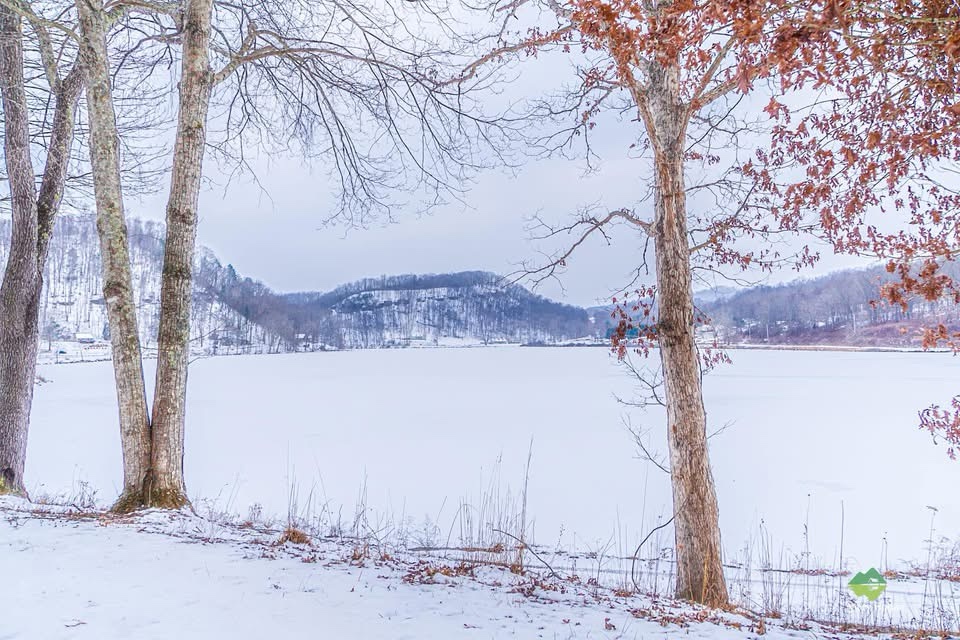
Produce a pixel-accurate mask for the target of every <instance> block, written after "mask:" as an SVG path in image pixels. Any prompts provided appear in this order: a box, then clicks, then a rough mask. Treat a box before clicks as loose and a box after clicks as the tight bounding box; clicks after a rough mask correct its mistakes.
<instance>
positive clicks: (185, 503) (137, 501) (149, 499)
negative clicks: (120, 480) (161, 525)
mask: <svg viewBox="0 0 960 640" xmlns="http://www.w3.org/2000/svg"><path fill="white" fill-rule="evenodd" d="M189 506H190V500H189V499H188V498H187V495H186V494H185V493H184V492H183V490H182V489H174V488H169V487H167V488H162V487H150V488H149V489H147V488H144V489H141V490H138V491H131V490H127V491H124V492H123V494H122V495H121V496H120V498H118V499H117V501H116V502H115V503H114V505H113V507H111V509H110V510H111V511H112V512H114V513H133V512H134V511H141V510H143V509H170V510H173V511H176V510H178V509H182V508H183V507H189Z"/></svg>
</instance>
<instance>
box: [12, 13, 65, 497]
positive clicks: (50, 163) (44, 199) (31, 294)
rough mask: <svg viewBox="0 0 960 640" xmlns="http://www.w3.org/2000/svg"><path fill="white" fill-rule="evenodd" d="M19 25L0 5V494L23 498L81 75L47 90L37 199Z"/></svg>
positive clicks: (17, 19) (60, 82)
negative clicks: (3, 210)
mask: <svg viewBox="0 0 960 640" xmlns="http://www.w3.org/2000/svg"><path fill="white" fill-rule="evenodd" d="M21 28H22V27H21V20H20V19H19V17H18V16H16V15H15V14H14V13H13V12H12V11H11V10H10V9H8V8H7V7H5V6H0V38H2V40H0V83H2V87H3V111H4V116H5V123H4V126H5V140H4V144H5V155H6V158H5V159H6V163H7V174H8V180H9V184H10V194H11V201H12V207H11V208H12V211H13V233H12V237H11V246H10V258H11V259H10V260H9V261H8V262H7V267H6V270H5V272H4V277H3V283H2V285H0V492H4V491H9V492H14V493H19V494H23V495H25V490H24V486H23V471H24V463H25V455H26V444H27V435H28V432H29V426H30V409H31V406H32V404H33V387H34V384H35V379H36V373H37V344H38V340H39V328H40V327H39V311H40V295H41V292H42V289H43V271H44V267H45V266H46V261H47V248H48V246H49V239H50V234H51V233H52V232H53V223H54V220H55V219H56V215H57V212H58V211H59V208H60V202H61V200H62V198H63V192H64V188H65V185H66V178H67V166H68V164H69V159H70V151H71V149H72V146H73V134H74V130H75V127H76V108H77V102H78V101H79V99H80V93H81V92H82V90H83V76H82V71H81V69H80V65H79V63H78V62H75V63H74V65H73V68H72V69H71V71H70V72H69V73H68V74H67V76H66V78H64V79H63V80H62V81H59V78H58V81H59V83H58V84H56V86H52V87H50V90H51V92H53V94H54V100H55V103H54V111H53V124H52V128H51V132H50V138H49V143H48V146H47V150H46V151H47V156H46V163H45V166H44V171H43V177H42V180H41V184H40V193H39V197H37V195H36V184H35V178H34V174H33V165H32V162H31V159H30V155H29V135H30V132H29V117H28V107H27V104H26V94H25V90H24V78H23V50H22V37H23V35H22V31H21Z"/></svg>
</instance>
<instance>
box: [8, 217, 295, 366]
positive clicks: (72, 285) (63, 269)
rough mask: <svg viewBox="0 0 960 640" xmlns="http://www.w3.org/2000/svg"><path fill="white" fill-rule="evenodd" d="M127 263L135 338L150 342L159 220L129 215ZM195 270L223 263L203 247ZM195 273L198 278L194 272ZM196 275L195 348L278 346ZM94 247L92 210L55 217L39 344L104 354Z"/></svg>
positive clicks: (105, 332)
mask: <svg viewBox="0 0 960 640" xmlns="http://www.w3.org/2000/svg"><path fill="white" fill-rule="evenodd" d="M128 229H129V240H130V262H131V266H132V269H133V283H134V289H135V295H136V302H137V311H138V320H139V325H140V340H141V342H142V344H143V345H144V347H145V349H146V350H147V351H148V352H149V350H150V349H151V348H153V347H155V346H156V335H157V324H158V320H159V312H160V273H161V271H162V269H163V226H162V225H160V224H158V223H155V222H144V221H140V220H130V222H129V225H128ZM9 238H10V220H9V219H6V218H0V265H3V264H5V263H6V259H7V252H8V247H9ZM197 263H198V270H199V272H200V273H202V274H205V275H208V274H209V273H210V272H211V271H216V270H224V268H223V267H221V266H220V263H219V262H218V261H217V259H216V257H215V256H214V255H213V254H212V253H211V252H210V251H208V250H206V249H201V251H200V255H199V257H198V261H197ZM198 280H199V279H198ZM208 280H209V278H207V280H205V281H199V282H198V284H197V285H196V286H195V288H194V294H193V322H192V325H193V326H192V334H193V341H194V349H195V350H196V351H198V352H205V353H224V352H250V351H253V352H262V351H267V350H278V349H280V348H282V339H281V338H280V336H277V335H276V334H274V333H273V332H270V331H267V330H265V329H264V328H263V327H261V326H259V325H257V324H256V323H252V322H250V321H249V320H248V319H247V318H245V317H244V316H243V314H242V313H240V312H239V311H238V310H236V309H235V308H231V306H230V305H229V304H228V303H227V301H225V300H224V299H223V297H222V296H220V295H218V292H216V291H214V290H212V289H211V288H210V287H209V283H208ZM102 288H103V287H102V271H101V263H100V246H99V241H98V238H97V231H96V222H95V219H94V217H93V216H92V215H77V216H61V217H60V218H59V219H58V220H57V224H56V229H55V232H54V234H53V238H52V239H51V241H50V255H49V260H48V262H47V269H46V272H45V274H44V291H43V296H42V298H41V301H40V327H41V349H42V350H43V351H45V352H46V353H45V354H44V355H45V356H47V357H52V356H53V355H55V354H53V352H54V351H67V353H66V354H63V355H65V356H66V357H67V359H69V357H70V356H77V355H78V354H79V355H81V356H82V355H83V352H86V359H97V357H98V355H99V356H100V357H104V356H105V355H108V346H107V344H106V340H107V339H108V338H109V331H110V329H109V326H108V322H107V310H106V306H105V304H104V300H103V294H102Z"/></svg>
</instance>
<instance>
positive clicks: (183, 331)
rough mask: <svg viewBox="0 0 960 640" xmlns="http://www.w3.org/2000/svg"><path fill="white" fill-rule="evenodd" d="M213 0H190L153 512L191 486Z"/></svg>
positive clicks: (167, 265)
mask: <svg viewBox="0 0 960 640" xmlns="http://www.w3.org/2000/svg"><path fill="white" fill-rule="evenodd" d="M212 11H213V2H212V0H188V2H187V3H186V11H185V14H184V24H183V59H182V63H181V79H180V103H179V112H178V122H177V138H176V143H175V145H174V151H173V170H172V174H171V177H170V196H169V199H168V200H167V236H166V244H165V247H164V253H163V280H162V285H161V289H160V327H159V336H158V347H157V380H156V391H155V394H154V403H153V450H152V470H153V473H152V482H153V484H152V486H151V487H150V488H149V489H150V490H149V491H147V492H146V493H147V500H148V505H149V506H161V507H179V506H182V505H184V504H186V503H187V498H186V490H185V487H184V481H183V453H184V446H183V445H184V424H185V420H186V397H187V369H188V364H189V358H190V307H191V302H192V297H193V287H192V284H193V262H194V255H195V253H196V238H197V206H198V201H199V198H200V180H201V177H202V173H203V154H204V147H205V146H206V139H207V113H208V111H209V105H210V92H211V89H212V87H213V73H212V71H211V69H210V62H209V59H208V54H207V52H208V50H209V47H210V27H211V24H210V23H211V15H212Z"/></svg>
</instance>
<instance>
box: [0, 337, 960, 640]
mask: <svg viewBox="0 0 960 640" xmlns="http://www.w3.org/2000/svg"><path fill="white" fill-rule="evenodd" d="M731 355H732V357H733V358H734V364H733V365H727V366H723V367H721V368H720V369H718V370H717V371H715V372H713V373H711V374H710V375H709V376H707V387H706V396H707V398H706V401H707V409H708V415H709V418H710V422H711V429H715V428H718V427H721V426H723V425H724V424H727V423H728V422H732V425H731V426H730V427H729V428H727V429H726V430H724V431H723V432H722V433H720V434H719V435H717V436H716V437H715V438H713V439H712V440H711V450H712V455H713V465H714V473H715V476H716V480H717V485H718V492H719V499H720V508H721V527H722V529H723V535H724V543H725V548H726V556H727V557H726V564H727V566H728V568H729V573H728V580H729V582H730V587H731V592H732V595H733V597H734V600H735V601H736V602H737V603H738V604H740V605H743V606H746V607H748V608H750V609H752V610H754V611H770V612H774V611H775V612H781V613H782V614H784V618H783V620H782V621H781V622H779V623H777V624H779V625H780V626H779V627H777V626H776V625H775V624H773V623H772V622H771V623H770V627H769V628H768V630H767V634H768V635H769V636H771V637H774V638H778V637H788V636H789V637H800V636H802V637H810V635H811V631H805V632H802V633H801V632H800V631H798V630H797V629H792V630H791V629H787V628H785V627H784V626H783V625H787V626H796V625H798V624H800V623H799V622H798V621H799V620H800V619H801V618H802V617H805V616H808V617H813V618H816V619H821V620H845V621H847V622H851V623H856V624H863V623H871V624H881V625H882V624H893V625H910V626H913V627H917V626H922V627H925V628H928V629H934V630H936V629H953V630H955V629H957V628H958V626H957V621H958V619H960V583H954V582H949V581H946V580H944V581H935V580H928V581H925V580H922V579H917V578H913V577H911V576H909V575H906V574H903V573H901V574H895V573H891V574H889V575H890V577H891V578H892V579H891V584H890V587H889V588H888V591H887V593H886V594H885V595H884V597H883V598H881V599H880V600H879V601H877V602H876V603H873V604H869V603H866V601H863V600H862V599H861V600H857V599H855V598H853V596H852V595H850V594H849V592H847V591H846V589H845V583H846V581H847V580H848V579H849V578H848V577H845V576H837V575H834V574H831V573H829V572H828V573H827V574H825V575H816V574H818V573H820V571H819V570H820V569H837V568H839V567H843V568H844V569H845V570H849V571H852V572H856V571H861V570H866V569H867V568H869V567H871V566H875V567H878V568H879V569H880V570H881V571H886V570H897V571H903V572H907V573H910V572H911V570H912V569H915V568H920V569H926V567H927V566H928V565H929V566H931V567H933V568H934V571H933V573H934V574H936V573H937V572H938V570H939V569H942V568H944V567H947V568H948V569H949V571H947V572H946V573H948V574H949V575H950V576H955V575H958V574H960V566H957V565H952V564H950V563H955V562H957V557H958V556H960V553H958V547H957V546H955V545H956V541H957V540H958V539H960V501H958V500H957V495H958V491H957V487H958V486H960V464H958V463H956V462H952V461H950V460H949V459H948V458H947V457H946V456H945V454H944V450H943V448H942V447H938V446H935V445H934V444H933V443H932V442H931V440H930V436H929V435H928V434H924V433H922V432H920V431H919V430H918V429H917V411H918V409H920V408H922V407H923V406H925V405H927V404H929V403H930V402H933V401H943V400H945V399H947V398H949V397H951V396H952V395H953V394H954V393H956V391H957V383H958V382H960V375H958V374H960V360H958V359H956V358H953V357H952V356H949V355H945V354H923V353H830V352H769V351H762V352H761V351H734V352H732V354H731ZM148 365H149V366H148V371H147V376H148V379H152V374H153V371H152V363H148ZM40 375H41V376H42V377H43V378H44V379H45V380H47V382H45V383H43V384H42V385H40V386H39V387H38V388H37V390H36V397H35V402H34V414H33V427H32V431H31V434H30V449H29V453H28V487H29V489H30V490H31V494H32V496H33V497H34V499H35V500H43V499H44V498H48V497H53V498H57V497H59V499H60V500H61V501H63V500H64V499H66V500H67V501H73V502H76V503H87V502H88V501H89V495H90V492H91V491H96V501H97V502H98V503H99V504H100V505H101V506H106V505H109V504H110V502H111V501H112V500H113V499H114V498H115V497H116V495H117V493H118V489H119V485H120V480H121V465H120V450H119V436H118V434H117V418H116V403H115V399H114V395H113V394H114V392H113V387H112V369H111V367H110V364H109V363H91V364H69V365H44V366H42V367H41V370H40ZM190 384H191V387H190V398H189V403H190V407H189V417H188V425H187V429H188V431H187V457H186V467H187V468H186V473H187V485H188V490H189V492H190V494H191V497H192V498H193V500H194V504H195V506H196V507H197V511H198V513H199V514H200V516H192V515H186V514H174V515H170V514H156V513H154V514H147V515H145V516H138V517H136V518H132V519H125V520H121V521H117V520H113V519H110V520H104V519H103V518H100V519H98V518H78V517H76V516H62V515H61V516H57V517H52V516H39V517H38V516H37V515H36V514H34V515H31V514H29V513H26V512H25V511H24V510H26V509H27V508H28V507H27V506H26V504H25V503H22V502H20V501H16V500H10V499H6V500H3V501H0V575H4V576H17V578H16V579H15V580H2V581H0V603H2V610H3V613H2V614H0V639H6V638H18V639H19V638H31V639H32V638H61V637H63V638H84V637H89V638H127V637H136V638H153V637H157V638H168V637H178V638H179V637H183V638H193V637H196V638H219V637H229V638H248V637H249V638H260V637H264V636H266V637H273V636H276V634H278V633H280V634H281V635H283V634H287V635H285V636H284V637H315V636H319V637H331V638H407V637H409V638H448V637H454V636H459V635H464V636H469V637H471V638H494V637H522V638H536V637H543V638H604V637H610V638H615V637H623V638H634V637H651V636H657V635H661V634H663V635H670V634H674V633H676V632H678V631H681V629H680V627H678V626H677V625H676V624H675V622H676V620H673V618H670V616H675V615H679V616H680V617H681V618H684V617H685V616H686V617H689V616H690V615H695V614H696V612H695V611H693V610H690V609H684V608H682V607H681V608H680V609H678V610H674V609H673V608H672V607H674V606H675V605H673V604H670V603H669V602H668V601H666V600H663V599H660V600H656V599H655V600H652V601H651V600H650V598H649V597H647V596H631V597H619V596H616V595H614V594H613V592H612V591H610V590H609V589H607V590H604V589H601V588H599V587H594V586H591V585H588V584H587V580H588V578H596V579H599V581H600V583H602V584H603V585H605V586H608V587H617V586H620V587H624V586H625V587H627V588H628V589H631V590H632V587H631V584H632V583H631V580H630V578H629V577H628V575H627V573H628V572H629V569H630V563H629V561H628V560H625V559H624V557H625V556H629V555H632V554H633V553H634V551H635V546H636V544H637V542H638V541H639V540H640V539H641V538H642V537H644V536H645V535H646V534H647V533H648V532H649V531H650V530H651V529H652V528H653V527H655V526H657V524H658V523H661V522H663V520H664V519H666V518H668V517H669V514H670V506H669V486H668V482H667V478H666V477H665V476H664V474H663V473H662V472H660V471H659V470H657V469H656V468H655V467H654V466H653V465H652V464H650V463H649V462H646V461H643V460H640V459H638V457H637V450H636V447H635V445H634V443H633V441H632V437H631V436H630V434H629V433H628V432H627V429H626V427H625V426H624V425H623V421H622V420H623V418H624V417H625V416H629V417H630V420H631V421H632V423H633V425H634V426H635V427H636V426H639V425H641V424H642V425H644V426H648V427H649V429H650V435H651V440H650V443H649V447H650V448H652V449H658V450H660V451H663V445H662V442H663V434H662V432H663V424H662V415H661V414H660V413H658V412H657V411H654V410H647V411H646V412H642V411H639V410H636V409H629V410H628V408H627V407H624V406H622V405H620V404H618V403H617V401H616V399H615V398H614V394H615V393H616V394H620V395H621V396H624V397H628V396H629V395H630V394H631V390H632V388H633V387H632V384H631V380H630V378H629V377H628V376H627V374H626V372H625V370H624V369H623V368H622V367H619V366H617V365H616V363H615V359H613V358H612V357H611V356H610V355H609V353H608V352H607V350H606V349H602V348H565V349H562V348H519V347H516V348H515V347H502V348H501V347H497V348H472V349H433V350H426V349H424V350H383V351H353V352H335V353H316V354H296V355H271V356H237V357H221V358H210V359H203V360H198V361H196V362H195V363H194V364H193V365H191V380H190ZM531 441H532V447H531ZM531 451H532V456H531V459H530V466H529V480H528V483H527V484H528V487H527V505H526V515H527V520H528V522H529V524H528V526H527V534H526V535H527V537H528V539H530V538H533V539H534V540H535V541H536V543H537V544H538V545H539V546H538V549H539V552H540V553H541V555H542V556H543V557H544V558H545V559H546V561H547V562H548V563H549V564H550V565H551V566H552V567H553V568H555V569H556V570H557V571H558V572H559V573H560V574H561V575H562V576H563V577H564V578H568V577H569V576H572V575H577V576H579V577H580V580H581V582H576V581H569V580H566V581H563V582H560V583H556V582H554V583H552V584H554V586H555V587H556V586H557V584H559V585H560V586H562V587H563V591H564V593H559V592H556V591H553V590H552V587H545V586H544V584H547V583H543V584H540V586H536V588H533V589H532V591H531V584H532V583H531V582H530V581H531V580H534V579H535V578H532V577H531V575H533V574H528V575H527V576H526V577H518V576H514V575H513V574H512V573H510V572H509V571H506V570H502V569H498V568H492V567H490V568H485V569H479V570H478V574H477V575H476V576H475V577H472V578H467V577H464V578H462V579H461V578H457V579H454V580H452V581H448V580H447V578H446V577H444V576H442V575H439V576H434V580H433V581H434V582H440V583H442V584H430V585H419V584H414V585H411V584H408V583H406V582H404V581H403V579H402V578H403V576H405V575H408V574H409V573H410V571H411V567H413V568H416V565H415V564H411V563H416V562H420V561H424V562H431V563H434V565H431V566H442V563H449V564H450V565H451V566H455V563H456V562H457V559H458V558H459V557H462V556H463V553H462V552H453V553H448V552H447V551H444V550H443V549H438V547H445V546H457V545H461V544H463V543H486V544H489V543H491V542H493V541H494V540H505V539H504V538H502V537H500V538H495V537H492V536H491V534H490V528H491V526H502V527H504V528H508V529H509V528H513V530H514V532H516V533H520V528H522V527H520V526H519V525H518V523H517V522H516V518H517V516H518V514H519V513H520V512H521V510H522V501H521V500H520V499H519V493H520V492H521V491H522V488H523V485H524V478H525V473H526V471H525V468H526V464H527V458H528V454H529V453H530V452H531ZM508 494H509V495H508ZM291 503H295V504H291ZM929 507H934V508H936V509H937V511H933V510H932V509H930V508H929ZM358 511H359V512H360V513H359V516H358V515H357V512H358ZM289 512H293V513H292V516H293V517H295V518H296V519H297V521H298V522H299V523H301V524H303V525H304V526H305V527H307V528H308V529H309V530H310V531H311V533H314V534H315V535H320V536H326V535H330V534H336V535H333V536H332V537H329V538H326V539H324V541H323V542H321V543H318V545H319V546H317V547H314V548H313V549H310V550H307V549H303V548H300V549H299V551H296V552H292V551H290V550H289V549H288V547H290V545H286V546H285V547H284V548H282V549H281V548H278V547H276V546H274V542H275V541H276V539H277V537H278V536H279V533H280V531H279V529H280V528H282V526H283V524H285V523H286V521H287V518H288V514H289ZM223 514H237V517H236V518H233V520H232V521H233V523H234V524H232V525H231V524H230V523H229V521H230V517H229V515H227V516H224V515H223ZM203 516H205V517H203ZM274 518H276V519H275V520H273V519H274ZM248 519H249V520H252V521H253V522H254V523H255V526H254V527H253V528H247V529H238V528H237V526H236V524H237V523H240V522H242V521H244V520H248ZM511 520H513V521H512V522H511ZM277 522H279V523H281V524H276V523H277ZM268 528H269V529H271V530H267V529H268ZM931 530H933V536H931ZM353 534H360V535H361V536H365V538H363V539H362V540H357V539H355V538H351V537H350V536H351V535H353ZM671 538H672V534H671V532H670V529H669V528H665V529H663V530H661V531H658V532H657V533H656V535H654V536H653V537H652V538H651V540H650V541H649V542H647V543H646V545H647V546H646V547H645V548H644V550H643V551H641V553H640V556H641V557H642V558H646V559H648V560H645V561H644V562H641V563H638V565H637V569H638V571H637V575H636V576H635V577H637V578H638V579H639V583H638V584H639V586H640V589H641V591H653V592H656V593H661V594H667V593H669V592H670V586H669V585H670V579H671V573H672V569H671V563H670V562H669V546H670V543H671ZM221 539H225V540H227V542H222V541H221V542H217V543H216V544H211V541H213V540H221ZM931 540H932V543H931ZM506 542H507V543H508V544H509V543H510V541H509V540H506ZM841 543H842V558H841ZM369 544H372V545H373V548H374V549H375V551H371V552H370V553H369V554H361V555H362V556H363V557H362V558H361V559H360V560H359V561H356V560H351V559H350V558H351V555H352V554H353V553H354V552H355V550H356V548H357V546H358V545H361V546H362V547H366V546H367V545H369ZM418 547H431V548H430V549H425V550H418V549H417V548H418ZM384 549H388V550H389V552H390V553H391V554H392V555H393V556H394V560H395V562H394V563H391V562H386V563H383V562H378V561H377V554H379V553H381V552H382V550H384ZM458 553H459V555H458ZM441 555H443V556H445V558H446V559H443V558H441V557H440V556H441ZM468 555H469V554H468ZM313 556H316V562H313V561H312V560H311V558H312V557H313ZM304 558H307V559H308V560H311V561H308V562H304ZM436 563H440V564H436ZM359 565H363V566H359ZM526 566H527V567H528V568H533V569H534V570H536V571H538V572H539V575H541V576H543V575H545V574H546V573H549V572H547V571H546V570H545V569H544V568H543V566H542V564H541V562H540V561H539V560H536V559H534V558H531V557H530V554H528V555H527V560H526ZM771 567H772V568H781V569H792V570H795V571H794V572H793V573H790V572H779V571H763V569H764V568H771ZM938 568H939V569H938ZM796 570H802V571H803V573H800V572H799V571H796ZM941 573H944V572H943V571H941ZM551 580H554V579H553V578H549V576H548V580H547V582H550V581H551ZM415 582H419V578H418V579H417V580H415ZM447 582H452V583H455V586H450V584H447ZM538 584H539V583H538ZM524 594H526V595H524ZM658 607H667V611H666V612H663V611H661V610H660V609H659V608H658ZM631 611H634V612H639V611H643V612H644V613H642V614H640V615H639V617H638V616H637V615H634V613H631ZM651 612H652V613H651ZM665 616H666V618H665ZM606 618H609V619H610V620H609V624H610V625H612V626H613V627H616V629H615V630H614V629H612V628H607V623H606V622H605V620H606ZM566 620H569V621H570V622H565V621H566ZM668 620H673V622H671V623H669V624H667V626H666V627H662V626H661V622H667V621H668ZM733 621H734V622H736V623H737V624H738V625H740V626H741V627H742V630H737V629H735V628H734V627H731V626H729V625H728V624H726V623H722V622H721V623H720V624H704V625H701V624H693V626H692V627H690V628H689V629H686V628H685V629H683V630H682V632H684V633H689V634H690V635H693V636H694V637H711V638H712V637H752V636H753V635H755V634H754V633H751V629H752V628H753V626H754V622H752V621H750V620H744V619H742V618H736V619H735V620H733ZM578 622H579V623H580V624H579V625H578V624H577V623H578ZM683 622H684V623H686V622H689V620H683ZM714 622H716V620H715V621H714ZM727 622H728V623H729V622H730V620H727ZM768 622H770V621H768ZM801 626H803V625H802V624H801ZM812 631H813V633H814V635H820V632H821V631H822V629H820V628H819V627H815V628H813V629H812ZM829 635H831V636H835V635H836V633H835V632H834V631H829Z"/></svg>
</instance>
